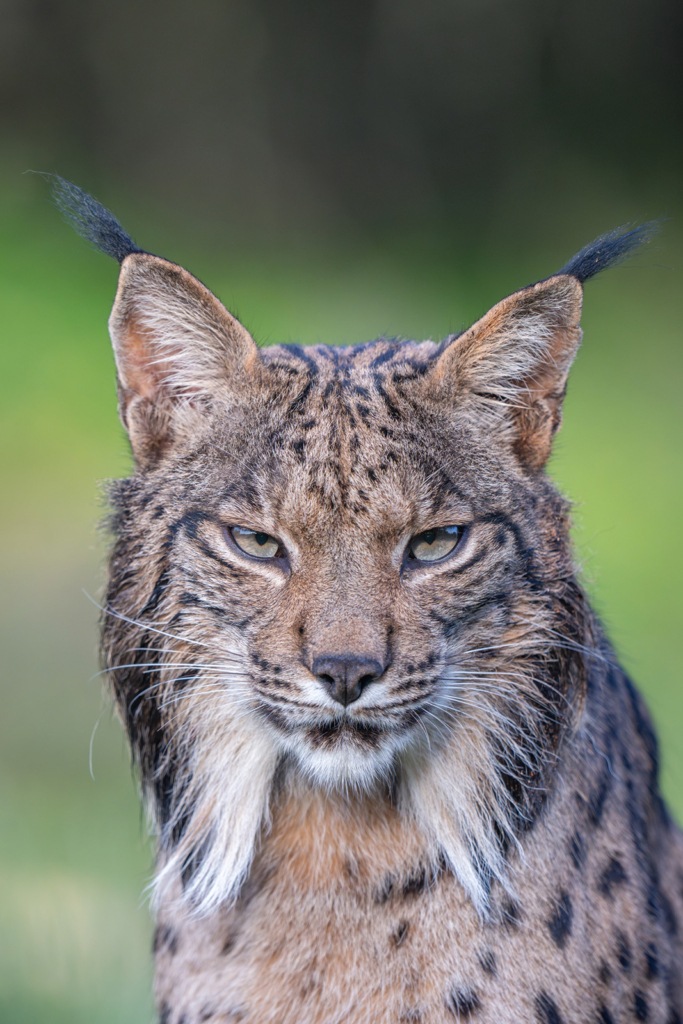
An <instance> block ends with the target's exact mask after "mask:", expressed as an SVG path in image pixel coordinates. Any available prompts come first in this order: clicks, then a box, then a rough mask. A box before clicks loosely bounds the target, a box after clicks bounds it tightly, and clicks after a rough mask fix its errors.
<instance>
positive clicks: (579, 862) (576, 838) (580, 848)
mask: <svg viewBox="0 0 683 1024" xmlns="http://www.w3.org/2000/svg"><path fill="white" fill-rule="evenodd" d="M569 855H570V857H571V859H572V864H573V865H574V867H575V868H576V870H577V871H578V870H579V868H582V867H583V865H584V862H585V860H586V845H585V842H584V839H583V836H582V835H581V833H580V832H575V833H574V835H573V836H572V838H571V839H570V841H569Z"/></svg>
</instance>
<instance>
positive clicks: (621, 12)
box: [0, 0, 683, 239]
mask: <svg viewBox="0 0 683 1024" xmlns="http://www.w3.org/2000/svg"><path fill="white" fill-rule="evenodd" d="M0 12H1V21H2V25H3V30H2V37H1V43H0V45H1V50H0V125H1V126H2V131H3V135H4V136H5V139H6V140H7V141H8V142H9V143H11V142H14V144H15V145H16V147H17V148H18V149H19V151H20V152H21V156H22V157H24V156H30V158H31V159H33V160H35V161H36V163H37V164H39V165H40V168H41V169H47V170H52V169H59V170H60V172H61V173H62V174H63V175H65V176H69V174H71V175H73V176H75V177H79V178H81V179H82V178H83V177H84V176H85V177H87V178H88V181H89V183H91V184H93V183H94V184H96V185H97V186H98V188H99V189H100V190H102V189H104V190H105V191H106V190H113V191H114V192H121V191H123V192H128V193H130V194H131V195H134V196H135V197H136V198H137V200H138V201H139V202H145V203H151V204H152V206H153V207H154V208H155V210H158V211H162V212H165V209H166V207H167V206H169V205H170V206H180V207H181V209H182V211H183V213H184V214H187V215H188V216H191V217H194V218H199V219H201V220H202V221H203V222H204V224H205V225H206V224H208V225H209V226H210V225H211V224H215V223H216V220H217V218H218V219H219V223H220V226H221V228H224V227H225V225H226V224H230V225H234V226H239V227H240V228H242V229H243V230H245V231H247V232H248V233H249V234H250V235H251V236H252V237H253V235H254V232H255V231H257V230H258V231H260V232H262V233H264V234H266V235H270V234H271V233H272V232H274V231H275V230H280V231H295V232H301V231H302V230H303V229H307V230H311V231H314V232H315V233H320V232H321V231H322V230H331V229H337V227H338V225H339V224H344V225H352V226H353V227H360V228H363V229H365V230H381V229H384V230H390V231H392V232H393V231H396V230H397V229H398V228H400V227H405V226H406V225H411V226H415V225H419V228H420V230H421V231H424V230H425V228H426V226H427V225H428V226H429V227H430V228H432V229H434V228H436V227H440V228H448V229H449V230H450V229H452V227H453V226H456V227H457V228H459V229H460V230H461V231H465V232H466V233H467V235H468V236H469V237H470V238H475V239H476V238H477V237H478V236H479V233H480V232H482V231H483V232H484V233H488V232H489V231H490V230H491V228H492V227H494V226H495V225H496V222H497V219H498V218H499V217H500V216H507V215H509V213H510V211H509V209H508V207H509V206H511V205H512V206H514V207H517V208H519V207H522V208H524V207H526V206H527V205H528V204H533V202H534V200H535V198H536V196H537V194H538V192H539V191H540V192H541V193H542V194H545V195H546V197H547V198H549V197H550V196H552V197H555V198H556V199H557V198H560V197H561V195H562V192H559V191H558V189H560V190H562V191H565V190H568V191H569V192H570V193H579V194H580V193H581V191H582V188H583V186H584V184H585V179H586V177H590V176H593V175H597V176H600V175H604V176H614V177H615V178H616V179H617V180H619V181H620V182H622V185H623V187H625V188H628V187H635V188H639V187H644V186H647V185H648V184H649V183H651V182H653V180H655V179H657V178H659V177H660V176H661V175H662V174H664V175H667V174H675V173H676V172H680V170H681V155H682V154H681V128H682V127H683V88H682V86H683V62H682V60H681V57H682V41H683V7H681V4H680V3H677V2H675V0H600V2H598V3H596V2H594V0H592V2H589V0H577V2H575V3H572V4H567V3H564V2H562V3H560V2H557V0H515V2H512V0H424V2H421V3H416V2H414V0H384V2H377V0H375V2H370V0H365V2H364V0H345V2H343V3H341V2H338V0H331V2H326V3H319V2H315V0H293V2H288V3H286V2H283V0H195V2H193V3H192V4H188V3H186V2H180V0H156V2H154V0H146V2H142V3H141V2H139V0H138V2H134V0H119V2H118V3H111V2H104V3H102V2H93V0H70V2H69V0H57V2H55V0H33V2H29V0H3V3H2V5H1V6H0ZM589 168H590V169H589ZM524 213H525V216H528V211H527V210H526V209H525V210H524Z"/></svg>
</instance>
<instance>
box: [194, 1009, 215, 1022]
mask: <svg viewBox="0 0 683 1024" xmlns="http://www.w3.org/2000/svg"><path fill="white" fill-rule="evenodd" d="M215 1016H216V1013H215V1011H214V1008H213V1006H204V1007H202V1009H201V1010H200V1011H199V1018H198V1019H199V1024H204V1021H206V1020H211V1018H212V1017H215Z"/></svg>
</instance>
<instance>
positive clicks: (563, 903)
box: [548, 892, 573, 949]
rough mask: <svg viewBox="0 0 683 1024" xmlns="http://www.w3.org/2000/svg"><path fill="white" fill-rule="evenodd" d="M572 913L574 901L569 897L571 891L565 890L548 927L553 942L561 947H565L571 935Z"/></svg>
mask: <svg viewBox="0 0 683 1024" xmlns="http://www.w3.org/2000/svg"><path fill="white" fill-rule="evenodd" d="M572 913H573V910H572V901H571V899H570V898H569V893H566V892H563V893H562V894H561V896H560V899H559V900H558V903H557V906H556V907H555V910H554V911H553V913H552V916H551V918H550V920H549V921H548V929H549V931H550V934H551V936H552V939H553V942H554V943H555V945H556V946H559V947H560V949H564V946H565V943H566V941H567V939H568V938H569V936H570V935H571V931H572Z"/></svg>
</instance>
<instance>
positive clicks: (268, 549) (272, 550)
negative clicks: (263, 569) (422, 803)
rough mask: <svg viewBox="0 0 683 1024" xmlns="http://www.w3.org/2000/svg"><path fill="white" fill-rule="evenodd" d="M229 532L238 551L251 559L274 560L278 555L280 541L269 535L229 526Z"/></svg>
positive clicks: (242, 527) (241, 527)
mask: <svg viewBox="0 0 683 1024" xmlns="http://www.w3.org/2000/svg"><path fill="white" fill-rule="evenodd" d="M229 532H230V536H231V537H232V539H233V540H234V542H235V544H236V545H237V547H238V548H239V549H240V551H244V553H245V555H251V557H252V558H275V557H276V555H278V554H279V553H280V541H279V540H276V539H275V537H271V536H270V534H269V533H261V531H259V530H247V529H246V528H245V527H244V526H231V527H230V529H229Z"/></svg>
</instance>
